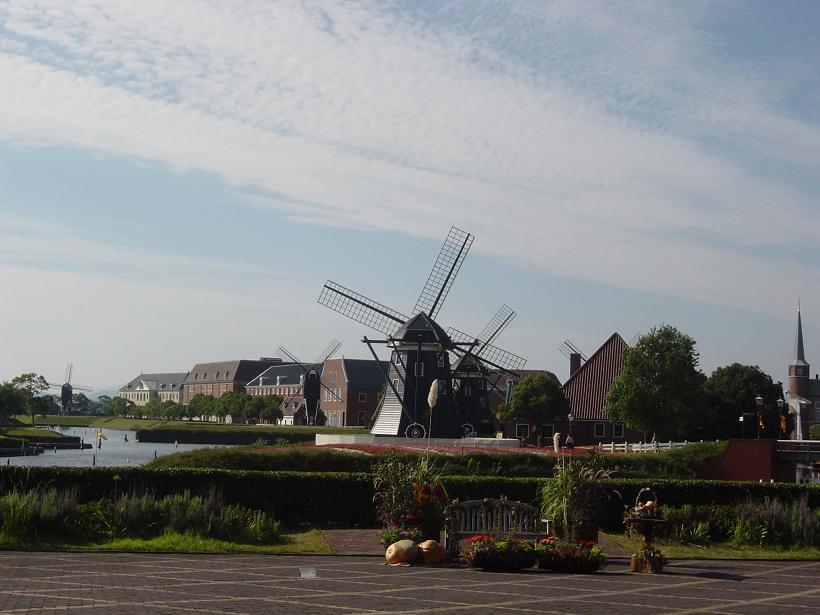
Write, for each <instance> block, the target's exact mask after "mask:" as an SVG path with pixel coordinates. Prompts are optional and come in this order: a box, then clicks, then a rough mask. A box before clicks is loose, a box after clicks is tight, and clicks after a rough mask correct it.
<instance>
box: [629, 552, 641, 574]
mask: <svg viewBox="0 0 820 615" xmlns="http://www.w3.org/2000/svg"><path fill="white" fill-rule="evenodd" d="M640 571H641V556H640V555H632V557H630V558H629V572H640Z"/></svg>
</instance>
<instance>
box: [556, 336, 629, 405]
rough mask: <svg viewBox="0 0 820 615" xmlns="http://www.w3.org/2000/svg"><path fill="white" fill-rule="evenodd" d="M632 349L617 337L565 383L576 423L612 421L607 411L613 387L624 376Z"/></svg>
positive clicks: (565, 389) (600, 349)
mask: <svg viewBox="0 0 820 615" xmlns="http://www.w3.org/2000/svg"><path fill="white" fill-rule="evenodd" d="M628 349H629V345H628V344H627V343H626V342H625V341H624V339H623V338H622V337H621V336H620V335H618V333H613V334H612V335H611V336H610V338H609V339H608V340H607V341H605V342H604V344H603V345H602V346H601V347H600V348H599V349H598V350H596V351H595V353H594V354H593V355H592V356H591V357H590V358H589V359H588V360H587V362H586V363H584V364H583V365H582V366H581V367H579V368H578V369H577V370H575V373H574V374H572V375H571V376H570V377H569V380H567V381H566V382H565V383H564V395H565V396H566V397H567V399H569V403H570V412H571V413H572V420H573V421H608V420H610V418H609V415H608V414H607V413H606V410H605V409H604V402H605V401H606V394H607V392H608V391H609V387H610V386H612V383H613V382H614V381H615V378H616V376H617V375H618V374H619V373H620V372H621V367H622V366H623V361H624V352H626V351H627V350H628Z"/></svg>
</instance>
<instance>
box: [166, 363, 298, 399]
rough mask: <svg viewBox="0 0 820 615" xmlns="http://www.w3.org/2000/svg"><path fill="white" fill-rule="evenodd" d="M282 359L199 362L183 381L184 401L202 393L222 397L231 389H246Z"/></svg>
mask: <svg viewBox="0 0 820 615" xmlns="http://www.w3.org/2000/svg"><path fill="white" fill-rule="evenodd" d="M281 364H282V360H281V359H264V358H263V359H260V360H258V361H255V360H249V359H240V360H237V361H222V362H219V363H197V364H196V365H194V366H193V367H192V368H191V371H190V372H188V375H187V377H186V378H185V381H184V382H183V390H182V403H183V404H187V403H189V402H190V401H191V399H193V397H194V396H195V395H199V394H200V393H202V394H204V395H211V396H212V397H220V396H222V395H224V394H225V393H229V392H231V391H242V392H244V391H245V385H247V384H248V382H250V381H251V380H252V379H254V378H255V377H256V376H258V375H259V374H261V373H262V372H263V371H265V370H266V369H267V368H269V367H271V366H272V365H281Z"/></svg>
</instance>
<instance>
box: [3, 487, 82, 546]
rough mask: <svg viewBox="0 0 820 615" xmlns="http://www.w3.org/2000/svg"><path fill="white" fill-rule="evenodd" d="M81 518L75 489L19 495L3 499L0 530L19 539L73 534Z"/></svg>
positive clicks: (22, 492)
mask: <svg viewBox="0 0 820 615" xmlns="http://www.w3.org/2000/svg"><path fill="white" fill-rule="evenodd" d="M77 516H78V505H77V492H76V490H74V489H69V490H65V491H57V490H56V489H45V490H39V489H35V490H31V491H18V490H16V489H15V490H12V491H10V492H8V493H6V494H4V495H2V496H0V530H2V531H3V532H4V533H5V534H6V535H8V536H10V537H15V538H26V537H32V536H37V535H39V534H41V533H54V532H58V531H63V532H64V531H65V530H66V529H68V530H71V529H73V527H74V526H75V523H76V517H77Z"/></svg>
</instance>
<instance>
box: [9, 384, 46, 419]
mask: <svg viewBox="0 0 820 615" xmlns="http://www.w3.org/2000/svg"><path fill="white" fill-rule="evenodd" d="M11 384H12V385H14V387H15V388H17V390H18V391H20V392H22V393H23V398H24V403H25V406H26V408H28V411H29V413H30V414H31V424H32V425H34V412H35V410H36V408H37V406H38V403H37V401H35V400H36V399H37V397H39V395H40V393H42V392H43V391H47V390H48V388H49V385H48V382H46V379H45V378H43V377H42V376H40V375H39V374H35V373H34V372H28V373H25V374H20V375H19V376H15V377H14V378H12V380H11Z"/></svg>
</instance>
